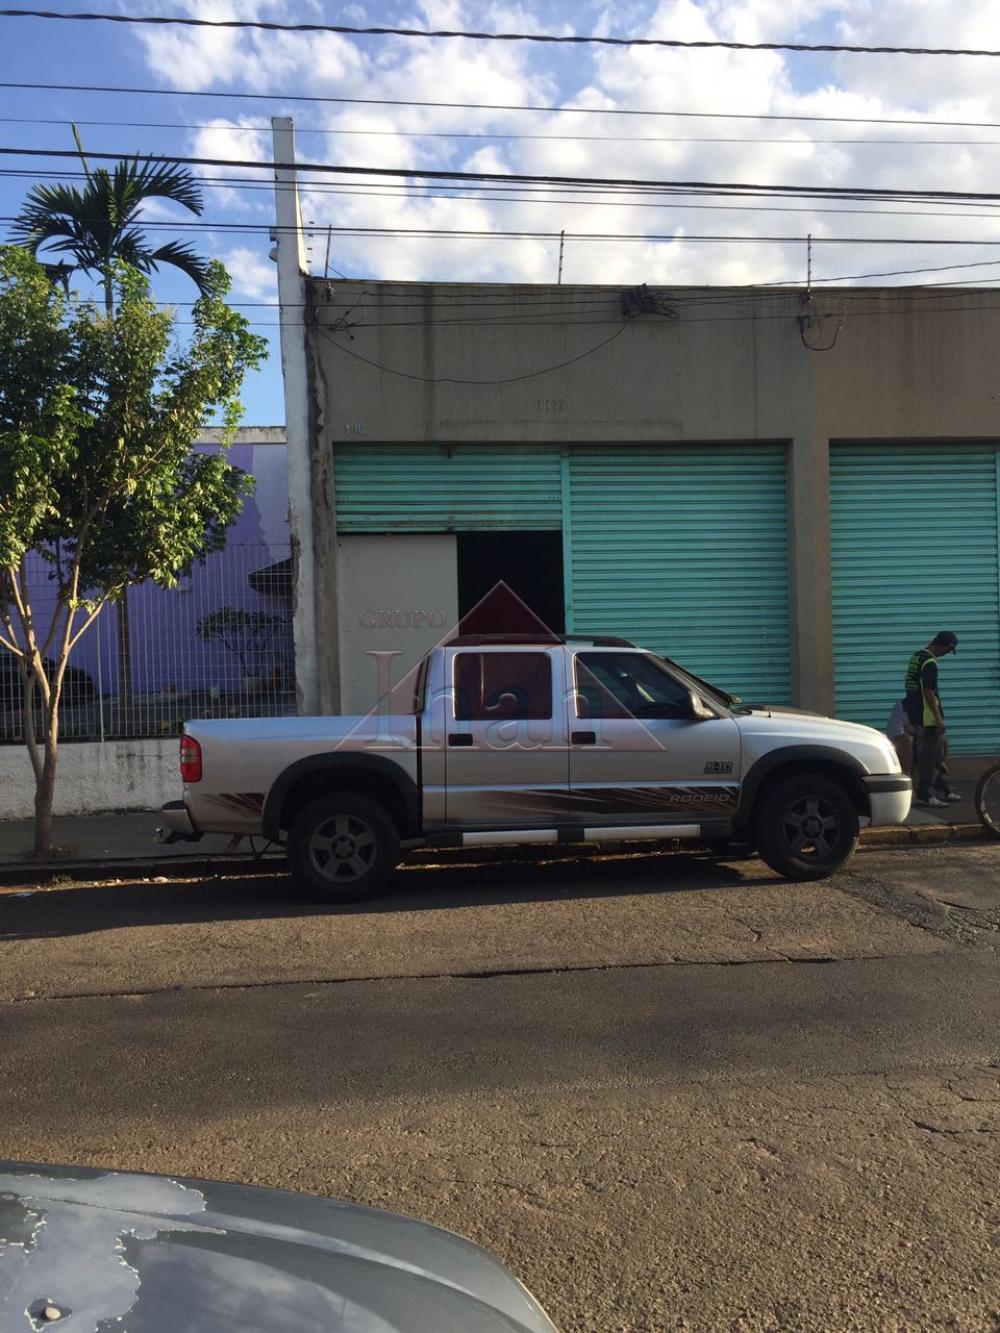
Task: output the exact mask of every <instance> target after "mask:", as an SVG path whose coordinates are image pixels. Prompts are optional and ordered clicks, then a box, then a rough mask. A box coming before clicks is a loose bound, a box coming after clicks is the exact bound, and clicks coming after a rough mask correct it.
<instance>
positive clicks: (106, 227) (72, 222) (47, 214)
mask: <svg viewBox="0 0 1000 1333" xmlns="http://www.w3.org/2000/svg"><path fill="white" fill-rule="evenodd" d="M74 129H75V126H74ZM77 143H78V144H79V139H78V140H77ZM80 156H81V158H82V160H83V165H84V170H85V171H86V173H87V182H86V185H84V187H83V189H78V188H77V187H76V186H75V185H35V186H33V187H32V189H31V190H29V192H28V196H27V198H26V200H25V202H24V205H23V206H22V208H21V211H20V213H19V214H18V215H17V217H16V218H15V219H14V225H13V227H12V229H11V235H12V239H13V240H14V242H15V244H17V245H21V246H24V248H25V249H27V250H30V251H31V253H32V254H33V255H37V254H38V252H39V251H40V250H42V249H44V250H45V251H46V253H51V254H68V255H71V256H72V258H73V261H74V263H73V265H72V267H73V268H75V269H79V270H80V271H81V272H83V273H86V274H88V275H93V276H96V277H97V278H98V279H99V281H100V282H101V284H102V285H103V287H104V304H105V308H106V310H107V312H108V315H109V316H110V315H111V314H112V312H113V308H114V298H113V265H114V262H115V261H116V260H123V261H124V262H125V263H126V264H131V265H132V266H133V268H137V269H139V270H140V271H141V272H143V273H151V272H152V271H153V270H154V269H156V268H159V266H160V265H161V264H172V265H173V267H174V268H179V269H180V270H181V272H183V273H186V274H187V275H188V277H189V278H191V280H192V281H193V282H194V283H195V284H196V285H197V287H198V289H199V291H204V288H205V280H206V278H207V275H208V265H207V263H206V262H205V260H203V259H201V258H199V256H198V255H196V254H195V252H194V251H193V250H192V249H191V248H190V246H187V245H182V244H181V243H180V242H178V241H167V242H166V244H165V245H161V246H158V247H157V248H156V249H155V250H153V249H150V247H149V244H148V242H147V241H146V238H145V237H144V236H143V233H142V232H141V230H140V229H139V227H138V226H137V225H136V223H137V219H138V214H139V212H140V210H141V208H142V206H143V204H144V203H145V202H146V201H147V200H149V199H168V200H170V201H171V202H172V203H175V204H180V205H181V206H182V207H183V208H186V209H188V211H189V212H191V213H196V214H197V213H200V212H201V210H202V207H203V205H202V198H201V191H200V190H199V189H198V187H197V185H195V183H194V179H193V177H192V175H191V173H190V172H189V171H188V170H187V169H186V168H185V167H175V166H170V165H169V164H166V165H165V164H163V163H161V162H153V161H150V160H149V159H145V160H143V159H140V158H138V157H133V158H125V159H123V160H122V161H121V162H119V163H117V165H116V166H115V167H114V170H113V171H108V170H107V169H106V168H104V167H99V168H97V169H96V170H94V171H91V170H90V168H89V167H88V165H87V159H86V157H84V155H83V148H82V146H81V148H80Z"/></svg>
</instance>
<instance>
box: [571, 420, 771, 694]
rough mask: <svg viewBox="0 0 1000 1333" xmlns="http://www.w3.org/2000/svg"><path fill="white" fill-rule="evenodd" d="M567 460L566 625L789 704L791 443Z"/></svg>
mask: <svg viewBox="0 0 1000 1333" xmlns="http://www.w3.org/2000/svg"><path fill="white" fill-rule="evenodd" d="M567 466H568V471H569V485H568V487H567V494H568V504H567V509H568V514H567V519H568V522H567V531H568V537H567V539H566V544H567V557H568V558H567V559H566V560H565V568H566V579H567V626H568V627H570V628H571V629H572V630H573V631H575V632H576V633H585V632H598V631H600V632H604V633H607V634H620V635H623V636H624V637H626V638H629V639H633V640H635V642H637V643H640V644H642V645H643V646H644V647H648V648H652V649H654V650H655V651H657V652H662V653H664V654H665V655H667V656H669V657H672V658H674V659H676V660H677V661H679V662H680V663H682V664H683V665H685V666H688V667H690V669H691V670H692V671H694V672H696V673H697V674H698V675H700V676H703V677H704V678H705V679H706V680H710V681H712V682H713V683H716V684H718V685H720V686H722V687H723V688H725V689H728V690H730V691H732V692H733V693H735V694H739V695H740V696H741V697H742V698H743V699H745V700H747V701H748V702H753V701H756V702H768V703H787V702H789V700H790V698H791V676H790V666H789V659H790V652H789V612H788V500H787V479H786V450H785V448H784V446H781V445H766V446H758V445H747V446H739V447H730V446H717V445H701V446H698V447H697V448H695V447H679V446H649V447H639V446H627V447H621V448H615V449H610V450H609V449H607V448H603V449H597V448H595V449H590V448H585V447H580V448H578V449H575V450H574V451H573V452H572V453H571V455H570V456H569V458H568V462H567Z"/></svg>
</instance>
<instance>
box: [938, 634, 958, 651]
mask: <svg viewBox="0 0 1000 1333" xmlns="http://www.w3.org/2000/svg"><path fill="white" fill-rule="evenodd" d="M934 642H935V643H940V644H942V645H943V646H944V647H945V648H951V649H953V650H955V651H956V652H957V651H958V635H957V634H955V633H953V631H952V630H950V629H942V630H938V632H937V634H935V635H934Z"/></svg>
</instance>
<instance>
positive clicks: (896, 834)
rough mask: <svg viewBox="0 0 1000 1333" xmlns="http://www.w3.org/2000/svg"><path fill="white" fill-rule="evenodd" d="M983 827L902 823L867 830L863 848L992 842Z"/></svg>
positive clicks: (979, 825) (863, 831) (863, 833)
mask: <svg viewBox="0 0 1000 1333" xmlns="http://www.w3.org/2000/svg"><path fill="white" fill-rule="evenodd" d="M992 840H993V839H992V838H991V836H990V834H988V833H987V832H986V830H985V829H984V828H983V826H982V824H978V823H977V824H900V825H897V826H895V827H890V828H873V829H864V830H862V833H861V846H862V847H934V846H939V845H940V844H942V843H947V842H992Z"/></svg>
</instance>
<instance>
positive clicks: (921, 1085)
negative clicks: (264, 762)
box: [0, 847, 1000, 1333]
mask: <svg viewBox="0 0 1000 1333" xmlns="http://www.w3.org/2000/svg"><path fill="white" fill-rule="evenodd" d="M935 853H936V849H935V850H933V851H932V850H930V849H928V850H927V851H916V852H912V851H891V852H882V853H873V852H867V853H865V854H864V855H863V856H861V857H859V858H858V860H857V861H856V863H855V870H854V871H852V872H851V873H850V874H848V875H846V876H844V877H842V879H841V880H840V881H838V882H837V883H836V884H830V883H826V884H820V885H787V884H784V883H781V882H778V881H776V880H775V879H774V878H773V877H772V876H771V875H770V874H769V872H767V871H766V868H765V867H763V866H761V865H760V864H759V863H756V862H754V863H749V864H748V865H746V866H743V867H737V866H719V865H715V864H713V863H710V862H705V861H700V860H698V859H697V858H691V857H679V856H678V857H672V858H662V857H661V858H646V857H636V858H612V859H608V860H606V861H598V862H590V863H565V864H560V865H557V866H551V865H550V866H545V865H530V864H525V865H516V864H515V865H510V864H507V865H504V866H502V867H497V868H493V869H491V868H481V869H471V868H465V869H463V868H461V867H455V868H452V869H450V870H447V871H441V870H439V871H434V870H419V871H410V872H406V873H404V874H403V875H401V876H400V877H399V879H398V881H397V885H396V886H395V888H394V890H393V892H392V893H391V894H390V895H389V896H387V897H386V898H385V899H383V900H381V901H379V902H377V903H374V904H371V905H369V906H368V907H366V908H364V909H353V910H321V911H317V910H316V908H315V907H314V906H313V905H312V904H310V903H307V902H304V901H302V900H301V899H296V898H294V896H292V895H291V894H290V892H289V888H288V885H287V882H286V881H284V880H283V879H281V878H277V877H271V878H264V879H260V880H257V881H233V882H228V883H223V884H210V885H198V884H186V885H183V884H182V885H173V884H170V885H167V884H144V885H132V886H127V885H116V886H96V887H90V888H74V889H66V890H57V891H54V892H46V893H37V894H32V895H30V896H26V897H21V896H17V895H15V894H11V893H7V894H3V895H0V995H2V999H0V1034H2V1044H0V1156H2V1155H7V1156H12V1157H20V1158H26V1159H49V1160H62V1161H70V1162H86V1163H94V1164H101V1165H110V1166H119V1167H123V1168H124V1167H127V1168H134V1169H145V1170H155V1171H164V1172H167V1173H170V1172H175V1173H177V1174H186V1175H202V1176H208V1177H221V1178H231V1179H238V1180H244V1181H248V1182H251V1183H258V1184H268V1185H276V1186H282V1187H285V1188H291V1189H303V1190H309V1191H313V1192H317V1193H325V1194H331V1195H335V1196H338V1197H347V1198H352V1199H356V1200H358V1201H361V1202H365V1203H371V1204H375V1205H378V1206H385V1207H390V1208H395V1209H398V1210H400V1211H404V1212H409V1213H412V1214H414V1215H417V1216H420V1217H423V1218H426V1219H428V1220H430V1221H435V1222H438V1223H440V1224H442V1225H445V1226H449V1227H452V1228H454V1229H456V1230H459V1231H462V1232H464V1233H466V1234H468V1235H470V1236H472V1237H473V1238H474V1239H475V1240H478V1241H479V1242H480V1243H482V1244H485V1245H486V1246H487V1247H488V1248H489V1249H491V1250H492V1251H493V1252H494V1253H496V1254H498V1255H499V1256H500V1257H501V1258H502V1259H504V1260H505V1261H506V1262H507V1263H509V1264H510V1265H511V1266H512V1267H513V1268H514V1270H515V1271H516V1272H517V1273H518V1274H519V1275H520V1276H521V1277H522V1278H524V1280H525V1281H526V1282H527V1283H528V1285H529V1286H530V1287H531V1288H532V1289H533V1290H534V1291H535V1292H536V1294H537V1295H538V1296H539V1298H540V1299H541V1300H542V1302H543V1304H545V1305H546V1307H547V1308H549V1309H550V1311H551V1313H552V1314H553V1317H554V1318H555V1319H556V1321H557V1323H559V1324H560V1326H561V1327H562V1328H564V1329H565V1330H574V1331H576V1330H580V1331H584V1330H586V1331H587V1333H590V1331H591V1330H593V1333H597V1331H598V1330H600V1333H608V1330H622V1331H624V1330H643V1331H646V1330H649V1331H650V1333H652V1331H653V1330H656V1331H659V1330H666V1329H697V1330H716V1329H723V1330H739V1331H740V1333H743V1331H744V1330H745V1331H747V1333H750V1331H751V1330H752V1331H754V1333H755V1331H756V1330H789V1329H794V1330H813V1329H815V1330H824V1333H827V1331H829V1330H835V1331H839V1330H855V1329H856V1330H878V1331H879V1333H881V1331H882V1330H900V1331H902V1330H907V1333H909V1330H921V1329H937V1328H941V1329H958V1330H970V1331H971V1330H994V1333H995V1331H996V1330H998V1329H1000V1256H998V1250H997V1242H998V1238H1000V1203H998V1196H997V1189H996V1181H997V1178H998V1168H1000V1000H998V994H1000V992H998V986H997V982H998V980H1000V974H998V969H1000V960H998V959H997V957H996V955H995V953H994V952H993V949H992V947H991V945H992V944H993V943H994V942H995V929H993V930H991V926H990V921H991V919H992V918H991V916H990V910H991V909H990V906H989V902H988V901H987V900H988V898H989V893H990V884H991V881H992V879H995V878H998V877H997V875H996V872H997V871H998V870H1000V847H998V848H997V849H995V850H994V849H993V848H992V847H970V848H957V849H947V855H945V856H938V855H936V854H935ZM924 890H926V892H925V891H924ZM970 894H972V897H973V900H974V906H971V907H961V906H957V907H956V906H953V905H949V904H948V902H946V901H945V900H946V899H958V898H961V897H962V896H963V895H965V897H966V899H967V900H968V899H969V895H970ZM963 913H964V914H965V915H966V916H967V917H968V918H969V919H968V920H965V919H964V918H963V917H962V916H961V915H956V914H963ZM970 914H971V916H970ZM973 919H974V924H973V925H970V924H969V923H970V921H972V920H973ZM470 1333H471V1331H470Z"/></svg>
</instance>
